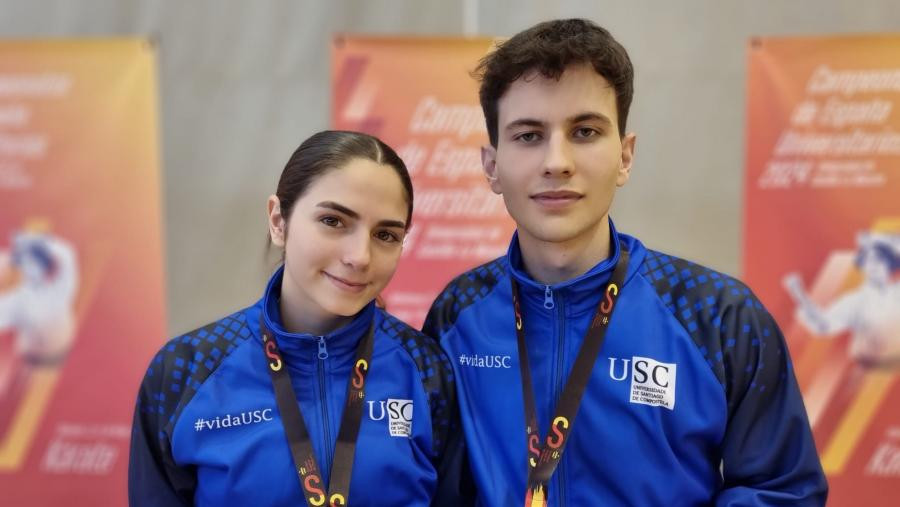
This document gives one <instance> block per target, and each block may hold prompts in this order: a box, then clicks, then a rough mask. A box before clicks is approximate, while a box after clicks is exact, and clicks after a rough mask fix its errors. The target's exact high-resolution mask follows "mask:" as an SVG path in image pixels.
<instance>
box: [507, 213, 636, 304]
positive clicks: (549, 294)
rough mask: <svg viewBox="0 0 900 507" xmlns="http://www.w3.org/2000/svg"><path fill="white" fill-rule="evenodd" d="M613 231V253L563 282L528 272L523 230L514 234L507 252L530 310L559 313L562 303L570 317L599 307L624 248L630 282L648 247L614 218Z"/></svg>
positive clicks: (509, 263) (522, 295) (511, 271)
mask: <svg viewBox="0 0 900 507" xmlns="http://www.w3.org/2000/svg"><path fill="white" fill-rule="evenodd" d="M609 232H610V238H612V241H611V243H612V244H611V245H610V246H611V248H610V256H609V257H607V258H606V259H603V260H601V261H600V262H598V263H597V264H595V265H594V267H592V268H591V269H590V270H588V271H587V272H586V273H584V274H582V275H580V276H577V277H575V278H571V279H569V280H565V281H563V282H560V283H557V284H553V285H545V284H543V283H541V282H538V281H537V280H535V279H534V278H532V277H531V275H529V274H528V272H526V271H525V265H524V262H523V261H522V251H521V248H520V246H519V233H518V231H516V232H515V233H514V234H513V237H512V241H511V242H510V245H509V250H508V251H507V253H506V256H507V261H508V265H509V272H510V276H512V277H514V278H515V279H516V282H517V283H518V284H519V296H520V297H521V298H522V301H523V304H524V305H525V306H526V308H528V310H529V311H544V312H556V311H558V308H557V305H558V304H562V305H563V307H564V311H565V313H566V316H574V315H580V314H582V313H587V312H593V311H595V310H596V307H597V303H598V301H599V299H600V295H601V293H602V291H603V290H604V288H605V287H606V284H607V283H608V282H609V279H610V277H611V276H612V272H613V270H614V269H615V267H616V263H617V262H618V261H619V256H620V255H621V253H622V247H623V246H624V247H625V248H627V249H628V251H629V254H630V260H629V262H628V270H627V272H626V277H625V281H626V283H627V281H628V280H629V279H630V278H631V277H632V276H633V275H634V274H635V273H636V272H637V271H638V267H639V266H640V263H641V262H642V260H643V256H644V252H645V250H644V247H643V245H641V243H640V241H638V240H637V239H635V238H633V237H631V236H628V235H625V234H619V233H618V232H617V231H616V228H615V225H614V224H613V221H612V219H610V220H609ZM551 298H552V306H553V308H548V306H549V305H548V304H547V303H548V302H549V299H551Z"/></svg>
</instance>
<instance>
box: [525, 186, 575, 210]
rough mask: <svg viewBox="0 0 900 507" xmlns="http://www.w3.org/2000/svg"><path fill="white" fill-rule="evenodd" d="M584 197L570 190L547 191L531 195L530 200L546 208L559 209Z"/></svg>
mask: <svg viewBox="0 0 900 507" xmlns="http://www.w3.org/2000/svg"><path fill="white" fill-rule="evenodd" d="M582 197H584V196H583V195H582V194H579V193H578V192H573V191H571V190H549V191H546V192H538V193H536V194H532V195H531V198H532V199H533V200H534V201H535V202H537V203H538V204H540V205H542V206H544V207H548V208H561V207H565V206H568V205H569V204H572V203H573V202H575V201H577V200H579V199H581V198H582Z"/></svg>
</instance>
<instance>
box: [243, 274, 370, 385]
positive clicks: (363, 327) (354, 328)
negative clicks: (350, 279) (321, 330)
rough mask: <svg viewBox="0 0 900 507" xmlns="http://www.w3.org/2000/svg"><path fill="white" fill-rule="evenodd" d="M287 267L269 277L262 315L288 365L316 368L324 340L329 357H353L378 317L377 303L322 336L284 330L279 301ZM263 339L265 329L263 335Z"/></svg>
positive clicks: (339, 358)
mask: <svg viewBox="0 0 900 507" xmlns="http://www.w3.org/2000/svg"><path fill="white" fill-rule="evenodd" d="M283 277H284V266H281V267H280V268H278V270H277V271H276V272H275V274H273V275H272V277H271V278H270V279H269V283H268V284H267V285H266V290H265V292H264V293H263V298H262V301H261V303H262V312H263V313H262V315H263V321H264V323H265V325H266V327H268V328H269V330H270V331H271V332H272V334H273V335H275V339H276V340H277V341H278V348H279V349H280V350H281V354H282V357H283V358H284V359H285V361H286V362H287V364H288V366H291V367H297V368H300V369H304V370H307V369H309V368H310V367H311V368H315V367H316V366H317V361H318V360H319V352H320V348H321V345H320V344H321V343H322V342H324V346H325V350H326V351H327V353H328V360H334V359H337V360H344V359H346V358H348V357H349V358H350V359H347V360H348V361H349V360H352V358H353V357H355V354H356V346H357V344H358V343H359V340H360V339H361V338H362V336H363V334H364V333H365V332H366V331H368V329H369V325H370V324H371V323H372V322H373V319H374V318H375V302H374V301H372V302H370V303H369V304H367V305H366V306H365V307H363V309H362V310H360V311H359V313H357V314H356V315H355V316H354V317H353V320H351V321H350V322H349V323H347V324H345V325H344V326H342V327H340V328H338V329H336V330H335V331H333V332H331V333H328V334H326V335H323V336H318V335H312V334H307V333H290V332H288V331H287V330H285V329H284V326H283V325H282V320H281V310H280V307H279V302H280V299H281V283H282V279H283ZM259 339H260V340H261V339H262V330H260V337H259Z"/></svg>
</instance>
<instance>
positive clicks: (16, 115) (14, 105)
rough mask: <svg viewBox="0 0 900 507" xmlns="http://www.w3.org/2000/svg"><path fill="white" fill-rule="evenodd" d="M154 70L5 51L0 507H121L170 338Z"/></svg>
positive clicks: (62, 50)
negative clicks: (144, 386) (143, 391)
mask: <svg viewBox="0 0 900 507" xmlns="http://www.w3.org/2000/svg"><path fill="white" fill-rule="evenodd" d="M158 167H159V161H158V154H157V104H156V77H155V58H154V51H153V48H152V47H150V46H149V45H148V44H147V43H146V42H143V41H134V40H95V41H83V42H81V41H53V42H38V41H34V42H25V41H22V42H4V43H0V207H2V212H0V491H2V492H3V493H2V495H0V498H2V500H0V503H2V504H3V505H84V506H96V505H124V504H125V503H126V495H125V490H126V475H127V474H126V471H127V468H128V446H129V439H130V433H131V416H132V412H133V408H134V399H135V393H136V392H137V387H138V384H139V383H140V379H141V377H142V376H143V374H144V371H145V369H146V366H147V363H148V361H149V359H150V357H151V356H152V354H153V352H154V351H155V349H157V348H158V347H159V344H160V342H161V340H162V338H163V337H164V336H165V334H166V329H165V315H164V304H163V280H164V277H163V270H162V240H161V237H160V205H159V169H158Z"/></svg>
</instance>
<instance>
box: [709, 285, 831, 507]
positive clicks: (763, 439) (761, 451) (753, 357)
mask: <svg viewBox="0 0 900 507" xmlns="http://www.w3.org/2000/svg"><path fill="white" fill-rule="evenodd" d="M721 331H722V332H723V333H724V334H723V338H724V340H723V342H725V346H724V347H723V351H724V360H725V366H726V368H725V371H726V374H725V383H726V394H727V398H728V426H727V428H726V431H725V436H724V440H723V442H722V446H721V450H722V477H723V481H724V484H723V489H722V490H721V491H720V492H719V494H718V495H717V498H716V505H718V506H723V507H724V506H735V507H736V506H744V505H754V506H766V505H794V506H806V505H809V506H813V505H824V504H825V500H826V497H827V494H828V485H827V483H826V480H825V474H824V473H823V471H822V466H821V464H820V463H819V457H818V455H817V453H816V447H815V442H814V441H813V436H812V431H811V430H810V426H809V421H808V419H807V416H806V409H805V407H804V406H803V400H802V398H801V395H800V389H799V387H798V385H797V380H796V378H795V376H794V372H793V369H792V366H791V361H790V357H789V355H788V349H787V346H786V344H785V340H784V337H783V336H782V334H781V331H780V330H779V329H778V326H777V324H776V323H775V321H774V319H773V318H772V316H771V315H769V313H768V312H767V311H766V310H765V309H764V308H763V307H762V305H761V304H759V302H758V301H757V300H756V298H755V297H752V296H751V298H748V299H747V300H746V302H745V303H744V304H740V305H735V306H732V307H731V308H728V309H726V310H725V311H724V312H723V314H722V327H721Z"/></svg>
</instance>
